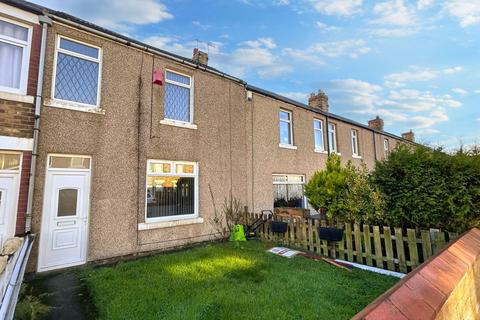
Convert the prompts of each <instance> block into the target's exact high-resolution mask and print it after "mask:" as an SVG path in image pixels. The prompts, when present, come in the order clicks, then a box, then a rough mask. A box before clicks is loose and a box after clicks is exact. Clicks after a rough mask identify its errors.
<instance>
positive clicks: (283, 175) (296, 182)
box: [272, 173, 308, 209]
mask: <svg viewBox="0 0 480 320" xmlns="http://www.w3.org/2000/svg"><path fill="white" fill-rule="evenodd" d="M278 176H280V177H285V176H286V177H287V181H286V182H283V181H280V182H279V181H272V185H283V184H285V185H289V184H300V185H303V188H304V189H303V193H304V194H303V208H304V209H307V208H308V201H307V196H305V183H306V179H305V175H304V174H294V173H274V174H272V178H273V177H278ZM288 177H301V178H302V181H300V182H298V181H288ZM272 180H273V179H272ZM274 201H275V199H274Z"/></svg>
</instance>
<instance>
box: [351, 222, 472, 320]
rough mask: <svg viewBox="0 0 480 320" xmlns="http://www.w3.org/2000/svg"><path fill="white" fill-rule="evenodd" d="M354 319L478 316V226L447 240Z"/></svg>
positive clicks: (460, 317) (469, 317) (463, 317)
mask: <svg viewBox="0 0 480 320" xmlns="http://www.w3.org/2000/svg"><path fill="white" fill-rule="evenodd" d="M353 319H355V320H360V319H365V320H377V319H378V320H380V319H402V320H407V319H435V320H437V319H439V320H447V319H448V320H450V319H480V230H479V229H472V230H470V231H468V232H466V233H465V234H463V235H462V236H461V237H460V238H458V239H457V240H455V241H454V242H452V243H450V244H449V245H448V246H446V247H445V248H443V249H442V250H441V251H440V252H439V253H437V254H436V255H434V256H433V257H431V258H430V259H429V260H428V261H426V262H425V263H424V264H422V265H421V266H420V267H418V268H417V269H415V270H414V271H412V272H411V273H410V274H408V275H407V276H406V277H405V278H403V279H402V280H401V281H400V282H398V283H397V284H396V285H395V286H394V287H393V288H391V289H390V290H389V291H387V292H386V293H384V294H383V295H381V296H380V297H379V298H377V299H376V300H375V301H374V302H372V303H371V304H370V305H368V306H367V307H366V308H365V309H364V310H362V311H361V312H360V313H358V314H357V315H356V316H355V317H353Z"/></svg>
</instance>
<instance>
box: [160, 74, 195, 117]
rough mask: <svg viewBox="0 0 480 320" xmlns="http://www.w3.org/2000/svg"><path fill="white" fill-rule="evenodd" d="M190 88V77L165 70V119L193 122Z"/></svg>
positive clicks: (191, 91)
mask: <svg viewBox="0 0 480 320" xmlns="http://www.w3.org/2000/svg"><path fill="white" fill-rule="evenodd" d="M192 88H193V83H192V77H190V76H187V75H184V74H180V73H177V72H173V71H170V70H167V71H166V72H165V103H164V106H165V110H164V117H165V119H167V120H172V121H178V122H181V123H192V122H193V99H192V97H193V90H192Z"/></svg>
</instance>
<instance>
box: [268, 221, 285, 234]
mask: <svg viewBox="0 0 480 320" xmlns="http://www.w3.org/2000/svg"><path fill="white" fill-rule="evenodd" d="M270 227H271V229H272V232H275V233H285V232H287V227H288V224H287V223H286V222H282V221H272V222H271V223H270Z"/></svg>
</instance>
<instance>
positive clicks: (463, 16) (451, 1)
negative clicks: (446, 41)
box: [443, 0, 480, 28]
mask: <svg viewBox="0 0 480 320" xmlns="http://www.w3.org/2000/svg"><path fill="white" fill-rule="evenodd" d="M443 9H444V11H445V12H446V13H447V14H448V15H450V16H452V17H454V18H456V19H457V20H458V21H459V23H460V26H461V27H462V28H466V27H469V26H472V25H475V24H479V23H480V2H479V1H478V0H448V1H445V2H444V4H443Z"/></svg>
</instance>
